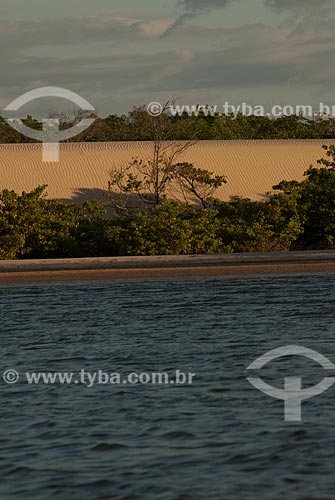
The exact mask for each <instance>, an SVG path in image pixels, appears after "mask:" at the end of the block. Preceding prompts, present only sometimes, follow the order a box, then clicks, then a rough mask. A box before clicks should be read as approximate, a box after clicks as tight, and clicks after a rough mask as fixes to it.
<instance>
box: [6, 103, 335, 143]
mask: <svg viewBox="0 0 335 500" xmlns="http://www.w3.org/2000/svg"><path fill="white" fill-rule="evenodd" d="M24 121H25V124H26V125H27V126H29V127H31V128H36V129H41V127H42V125H41V123H40V122H38V121H37V120H35V119H34V118H32V117H31V116H28V117H27V118H26V119H25V120H24ZM147 121H150V117H149V116H148V113H147V112H146V108H145V107H140V108H134V110H132V111H130V112H129V113H128V114H127V115H122V116H118V115H110V116H108V117H107V118H100V117H96V121H95V123H94V124H93V125H92V126H91V127H90V128H89V129H87V130H86V131H85V132H84V133H82V134H80V135H78V136H76V137H74V138H73V139H70V142H79V141H82V142H105V141H151V140H154V135H153V133H152V130H151V128H150V127H148V126H146V125H147ZM73 123H74V121H67V120H65V119H64V121H63V123H62V124H61V127H62V128H64V129H65V128H68V127H70V126H72V125H73ZM166 125H167V130H168V136H169V138H170V139H173V140H189V139H196V140H243V139H244V140H246V139H249V140H255V139H333V138H335V119H334V118H328V117H321V116H320V117H315V118H314V119H307V118H304V117H303V116H296V115H292V116H286V117H281V118H269V117H267V116H265V117H258V116H245V115H242V114H238V115H237V116H234V115H232V114H231V115H219V114H218V115H216V116H206V114H205V113H204V112H200V113H199V115H198V116H188V115H187V114H186V113H184V114H183V115H182V116H170V115H166ZM25 142H32V140H31V139H28V138H26V137H24V136H23V135H21V134H20V133H18V132H16V131H15V130H13V129H12V128H11V127H10V126H9V125H8V124H7V123H6V121H5V120H4V119H3V118H1V117H0V143H25Z"/></svg>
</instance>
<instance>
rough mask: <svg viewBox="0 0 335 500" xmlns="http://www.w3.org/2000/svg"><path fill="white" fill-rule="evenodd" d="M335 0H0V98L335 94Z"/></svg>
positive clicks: (106, 107) (127, 103)
mask: <svg viewBox="0 0 335 500" xmlns="http://www.w3.org/2000/svg"><path fill="white" fill-rule="evenodd" d="M334 7H335V0H94V1H92V0H57V1H56V2H55V1H54V0H52V1H51V0H1V3H0V44H1V52H0V64H1V73H0V107H4V106H5V105H7V104H8V103H9V102H10V101H11V100H13V99H14V98H16V97H18V96H19V95H21V94H23V93H24V92H27V91H28V90H32V89H35V88H38V87H42V86H46V85H48V86H49V85H51V86H59V87H64V88H68V89H69V90H72V91H74V92H78V93H80V94H81V95H82V96H83V97H84V98H86V99H87V100H88V101H90V102H91V103H92V104H93V105H94V106H95V107H96V109H97V110H98V111H99V112H100V113H101V114H102V115H107V114H108V113H123V112H127V111H128V110H130V109H131V108H132V106H134V105H138V104H144V103H149V102H151V101H165V100H168V99H169V98H171V97H181V100H180V101H181V102H183V103H186V104H199V103H202V104H207V103H208V104H217V105H221V104H223V103H224V102H225V101H229V102H231V103H235V104H239V103H241V102H247V103H249V104H262V105H264V106H270V105H273V104H280V105H282V104H293V105H295V104H312V105H317V103H319V102H320V101H323V102H326V103H329V104H335V93H334V90H335V65H334V54H335V50H334V49H335V32H334V26H335V23H334V17H335V9H334Z"/></svg>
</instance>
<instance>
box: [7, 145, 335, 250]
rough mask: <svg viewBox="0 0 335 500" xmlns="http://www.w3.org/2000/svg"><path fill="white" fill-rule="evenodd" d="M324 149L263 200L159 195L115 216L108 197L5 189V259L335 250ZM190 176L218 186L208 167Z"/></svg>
mask: <svg viewBox="0 0 335 500" xmlns="http://www.w3.org/2000/svg"><path fill="white" fill-rule="evenodd" d="M325 149H326V150H327V158H326V159H323V160H320V161H319V166H318V167H310V168H309V170H307V172H306V176H305V179H304V180H303V181H302V182H297V181H283V182H281V183H280V184H279V185H278V186H275V189H276V190H277V193H276V194H274V195H273V196H271V197H269V199H268V200H267V201H264V202H256V201H250V200H248V199H241V198H232V199H231V200H230V201H229V202H220V201H218V200H215V199H214V198H212V197H211V198H208V199H207V200H206V203H203V204H202V205H199V204H198V205H196V204H191V203H178V202H172V201H169V200H168V199H164V198H161V199H159V200H158V202H157V203H155V204H154V205H152V206H150V205H148V206H147V208H146V209H142V210H140V209H133V210H128V211H126V212H123V213H120V212H119V213H118V212H114V213H111V212H110V209H111V205H109V204H108V200H107V201H106V205H105V206H103V205H101V204H100V203H98V202H97V201H90V202H87V203H85V204H84V205H78V204H70V205H69V204H65V203H61V202H59V201H56V200H47V199H46V198H45V197H44V192H45V187H44V186H41V187H39V188H37V189H35V190H34V191H32V192H30V193H22V194H21V195H18V194H16V193H15V192H13V191H8V190H3V191H2V192H0V258H1V259H22V258H28V259H30V258H61V257H92V256H95V257H98V256H119V255H163V254H165V255H167V254H205V253H220V252H253V251H273V250H298V249H299V250H307V249H328V248H335V147H334V146H330V147H328V148H327V147H325ZM183 168H185V165H184V166H183ZM182 173H183V172H182ZM184 174H185V175H186V174H187V175H188V177H187V179H190V180H192V179H193V180H194V181H197V183H198V185H199V186H200V187H201V186H203V185H204V183H205V184H206V185H210V186H212V178H211V177H204V172H203V171H198V170H194V169H192V168H191V167H190V166H187V172H186V173H185V172H184ZM200 174H201V176H200ZM199 176H200V177H199ZM183 179H184V180H185V179H186V177H183ZM135 184H136V183H135ZM192 186H193V187H194V184H192ZM214 187H215V186H214ZM139 194H141V192H140V191H139Z"/></svg>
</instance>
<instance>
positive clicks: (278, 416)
mask: <svg viewBox="0 0 335 500" xmlns="http://www.w3.org/2000/svg"><path fill="white" fill-rule="evenodd" d="M0 306H1V310H2V324H1V341H2V343H1V365H0V371H1V381H0V397H1V418H0V433H1V434H0V470H1V481H0V499H1V500H10V499H13V500H49V499H57V500H98V499H99V500H103V499H104V500H121V499H124V500H126V499H127V500H137V499H139V500H154V499H161V500H193V499H194V500H197V499H204V500H212V499H215V500H260V499H262V500H270V499H275V500H282V499H287V500H312V499H313V500H326V499H329V500H334V499H335V424H334V417H335V386H333V388H331V389H329V390H328V391H327V392H325V393H323V394H322V395H320V396H318V397H316V398H313V399H310V400H308V401H306V402H304V403H303V406H302V416H303V420H302V422H285V421H284V404H283V401H279V400H276V399H273V398H271V397H269V396H266V395H265V394H263V393H261V392H259V391H258V390H256V389H255V388H254V387H252V386H251V385H250V383H249V382H248V381H247V380H246V377H247V376H249V375H250V373H249V372H248V371H247V370H246V367H247V366H248V365H249V364H250V363H251V362H252V361H254V360H255V359H256V358H257V357H259V356H260V355H261V354H264V353H265V352H267V351H268V350H270V349H274V348H276V347H282V346H285V345H288V344H295V345H299V346H305V347H309V348H312V349H314V350H316V351H318V352H320V353H322V354H323V355H325V356H327V357H328V358H329V359H330V360H331V361H333V362H335V349H334V331H335V325H334V316H335V277H334V276H333V275H330V276H328V277H327V276H326V277H325V276H323V277H322V276H295V277H261V278H247V279H244V278H231V279H223V278H222V279H201V280H179V281H178V280H166V281H155V280H152V281H142V282H139V281H128V282H127V281H122V282H121V281H120V282H112V283H88V284H86V283H85V284H83V283H79V284H66V285H64V284H53V285H44V284H42V285H40V284H38V285H37V284H36V285H22V286H5V287H2V288H1V290H0ZM8 369H15V370H17V372H19V373H20V381H19V382H18V383H17V384H5V383H4V381H3V380H2V374H3V372H4V371H6V370H8ZM81 369H85V370H86V371H90V372H97V371H98V370H103V371H104V372H107V373H113V372H120V373H121V374H128V373H131V372H149V373H150V372H169V373H172V372H173V371H174V370H176V369H179V370H181V371H183V372H195V373H196V376H195V378H194V382H193V385H188V386H183V385H160V386H159V385H110V384H108V385H94V386H93V387H91V388H88V387H86V386H85V385H83V384H77V385H76V384H69V385H61V384H59V383H57V384H55V385H46V384H42V383H41V384H39V385H29V384H28V383H27V381H26V380H25V375H24V374H25V373H26V372H38V371H40V372H42V371H43V372H79V371H80V370H81ZM259 375H262V378H263V379H264V380H266V381H267V382H268V383H270V384H271V385H276V386H277V387H283V381H284V377H286V376H301V377H302V379H303V384H304V387H305V386H306V387H310V386H312V385H314V384H316V383H319V382H320V381H321V380H322V379H323V378H324V377H325V376H327V375H328V376H329V372H326V371H325V370H324V369H323V368H322V367H321V366H319V365H318V364H317V363H315V362H314V361H311V360H307V359H305V358H301V357H300V356H295V357H287V358H283V359H281V360H277V361H272V362H271V363H269V365H268V366H267V367H264V368H263V369H262V373H260V374H259ZM333 375H334V373H333Z"/></svg>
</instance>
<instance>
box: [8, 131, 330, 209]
mask: <svg viewBox="0 0 335 500" xmlns="http://www.w3.org/2000/svg"><path fill="white" fill-rule="evenodd" d="M324 143H327V144H329V143H334V141H326V140H321V141H319V140H297V141H295V140H281V141H200V142H198V143H196V144H195V145H194V146H193V147H192V148H190V149H188V150H187V151H186V152H185V153H184V154H183V155H182V156H181V157H179V158H178V160H179V161H188V162H191V163H193V164H194V166H196V167H198V168H204V169H207V170H210V171H212V172H214V173H215V174H216V175H225V176H226V177H227V180H228V183H227V184H226V185H224V186H223V187H222V188H220V189H219V190H218V191H217V196H218V197H219V198H221V199H229V197H230V196H232V195H240V196H244V197H248V198H251V199H255V200H261V199H264V196H265V195H266V193H267V192H268V191H270V190H271V189H272V187H273V186H274V185H276V184H277V183H278V182H280V181H281V180H292V179H295V180H302V179H303V175H304V172H305V171H306V170H307V169H308V167H309V165H310V164H312V163H313V164H316V161H317V160H318V159H319V158H322V157H324V154H325V152H324V150H322V145H323V144H324ZM152 149H153V145H152V143H150V142H104V143H69V144H62V145H61V146H60V161H59V163H42V152H41V145H39V144H9V145H8V144H2V145H0V172H1V187H2V188H8V189H14V190H15V191H18V192H21V191H23V190H25V191H28V190H31V189H34V188H35V187H36V186H38V185H41V184H48V186H49V187H48V193H49V197H51V198H59V199H65V200H72V201H76V200H78V201H83V200H86V199H89V198H93V197H100V196H101V195H102V193H103V191H104V190H106V189H107V185H108V178H109V172H110V171H111V170H112V169H116V168H119V167H122V166H124V165H127V164H128V163H129V162H131V160H132V158H133V157H140V158H144V159H148V158H150V157H151V155H152ZM170 195H172V196H174V195H175V196H177V198H180V195H179V194H178V193H177V192H176V190H174V189H172V191H171V193H170Z"/></svg>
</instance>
